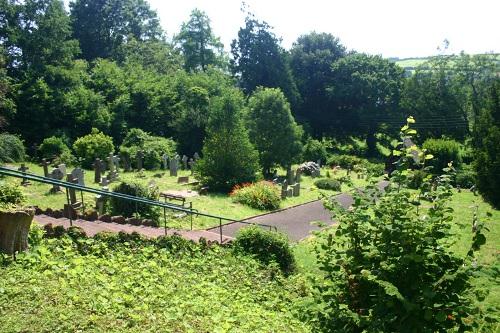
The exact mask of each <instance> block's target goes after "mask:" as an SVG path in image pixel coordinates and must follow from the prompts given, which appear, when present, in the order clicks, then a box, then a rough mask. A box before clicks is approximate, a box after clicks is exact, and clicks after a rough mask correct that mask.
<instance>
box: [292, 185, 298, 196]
mask: <svg viewBox="0 0 500 333" xmlns="http://www.w3.org/2000/svg"><path fill="white" fill-rule="evenodd" d="M292 190H293V196H294V197H298V196H300V184H299V183H295V184H293V185H292Z"/></svg>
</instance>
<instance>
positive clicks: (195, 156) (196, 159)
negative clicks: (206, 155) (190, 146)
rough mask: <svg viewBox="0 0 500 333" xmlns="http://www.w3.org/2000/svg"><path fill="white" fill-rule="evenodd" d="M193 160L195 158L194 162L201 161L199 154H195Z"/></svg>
mask: <svg viewBox="0 0 500 333" xmlns="http://www.w3.org/2000/svg"><path fill="white" fill-rule="evenodd" d="M193 158H194V161H195V162H196V161H198V160H199V159H200V155H199V154H198V152H195V153H194V155H193Z"/></svg>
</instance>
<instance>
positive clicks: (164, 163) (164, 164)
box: [161, 154, 168, 170]
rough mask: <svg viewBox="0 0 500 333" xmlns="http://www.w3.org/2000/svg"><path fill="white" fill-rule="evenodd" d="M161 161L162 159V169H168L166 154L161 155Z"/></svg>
mask: <svg viewBox="0 0 500 333" xmlns="http://www.w3.org/2000/svg"><path fill="white" fill-rule="evenodd" d="M161 159H162V161H163V169H164V170H168V155H167V154H163V156H162V157H161Z"/></svg>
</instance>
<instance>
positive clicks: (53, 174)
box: [50, 168, 64, 193]
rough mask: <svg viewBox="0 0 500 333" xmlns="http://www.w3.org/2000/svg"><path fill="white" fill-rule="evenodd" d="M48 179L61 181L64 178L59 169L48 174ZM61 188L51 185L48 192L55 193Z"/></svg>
mask: <svg viewBox="0 0 500 333" xmlns="http://www.w3.org/2000/svg"><path fill="white" fill-rule="evenodd" d="M50 178H52V179H55V180H62V179H63V178H64V174H63V173H62V171H61V169H59V168H54V169H52V171H51V172H50ZM60 191H61V188H60V187H59V185H55V184H54V185H52V189H51V190H50V192H51V193H57V192H60Z"/></svg>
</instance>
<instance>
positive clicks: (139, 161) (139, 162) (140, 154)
mask: <svg viewBox="0 0 500 333" xmlns="http://www.w3.org/2000/svg"><path fill="white" fill-rule="evenodd" d="M143 158H144V152H143V151H142V150H139V151H138V152H137V154H135V160H136V163H137V171H141V170H142V159H143Z"/></svg>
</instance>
